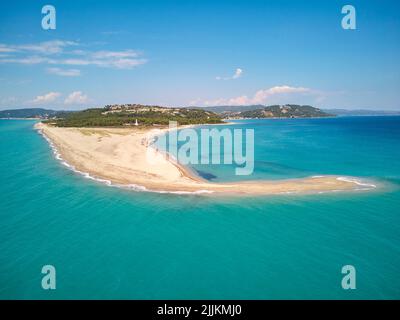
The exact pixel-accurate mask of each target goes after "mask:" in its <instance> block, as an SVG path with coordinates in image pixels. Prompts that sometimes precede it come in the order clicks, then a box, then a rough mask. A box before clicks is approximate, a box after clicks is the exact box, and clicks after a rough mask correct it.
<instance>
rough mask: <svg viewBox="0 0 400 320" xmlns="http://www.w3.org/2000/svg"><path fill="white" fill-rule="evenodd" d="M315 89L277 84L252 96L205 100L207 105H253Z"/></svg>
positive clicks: (307, 92) (306, 92)
mask: <svg viewBox="0 0 400 320" xmlns="http://www.w3.org/2000/svg"><path fill="white" fill-rule="evenodd" d="M312 92H313V90H311V89H309V88H304V87H290V86H275V87H272V88H268V89H264V90H258V91H257V92H256V93H255V94H254V95H253V96H252V97H248V96H246V95H242V96H238V97H234V98H229V99H223V98H221V99H217V100H211V101H205V102H204V104H205V105H210V106H211V105H212V106H218V105H220V106H221V105H236V106H239V105H251V104H265V103H268V101H269V100H270V98H272V97H274V96H276V95H283V94H296V93H297V94H311V93H312Z"/></svg>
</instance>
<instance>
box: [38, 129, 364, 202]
mask: <svg viewBox="0 0 400 320" xmlns="http://www.w3.org/2000/svg"><path fill="white" fill-rule="evenodd" d="M36 128H37V129H38V130H40V131H41V132H42V133H43V134H44V135H45V136H46V137H47V138H48V139H50V141H52V143H53V144H54V146H55V147H56V148H57V150H58V152H59V153H60V155H61V157H62V158H63V160H64V161H66V162H67V163H69V164H70V165H73V166H74V167H75V168H76V169H77V170H79V171H81V172H87V173H89V174H90V175H91V176H93V177H96V178H99V179H105V180H109V181H111V182H112V183H114V184H117V185H121V186H131V185H135V186H141V187H144V188H146V189H147V190H149V191H158V192H163V191H165V192H179V193H185V192H189V193H191V192H205V193H206V192H209V193H216V194H254V195H262V194H281V193H320V192H329V191H350V190H359V189H360V184H359V183H357V182H356V180H351V179H340V178H339V179H338V177H336V176H320V177H309V178H303V179H292V180H279V181H243V182H233V183H212V182H208V181H207V180H204V179H202V178H200V177H198V176H197V175H195V174H193V173H192V172H191V171H190V170H188V169H187V168H186V167H184V166H181V165H179V164H177V163H175V162H174V161H173V160H171V159H167V157H165V156H164V155H163V154H162V153H159V154H158V153H156V154H157V159H158V161H156V163H154V162H151V163H150V162H149V160H148V156H147V152H148V148H151V147H150V146H149V137H151V134H150V130H149V129H145V128H143V129H140V128H61V127H54V126H51V125H47V124H43V123H38V124H36Z"/></svg>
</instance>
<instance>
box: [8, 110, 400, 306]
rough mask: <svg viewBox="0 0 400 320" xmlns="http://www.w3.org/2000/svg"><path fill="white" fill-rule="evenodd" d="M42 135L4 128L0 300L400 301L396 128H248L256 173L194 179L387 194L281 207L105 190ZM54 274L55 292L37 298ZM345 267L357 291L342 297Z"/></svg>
mask: <svg viewBox="0 0 400 320" xmlns="http://www.w3.org/2000/svg"><path fill="white" fill-rule="evenodd" d="M33 124H34V122H32V121H15V120H0V150H1V153H0V177H1V178H2V183H1V185H0V195H1V198H0V199H1V208H2V209H1V210H0V298H3V299H4V298H5V299H15V298H17V299H26V298H38V299H58V298H85V299H89V298H100V299H110V298H133V299H195V298H197V299H278V298H285V299H299V298H301V299H311V298H318V299H328V298H333V299H360V298H365V299H375V298H377V299H393V298H396V299H399V298H400V277H399V274H400V272H399V271H400V232H399V226H400V210H399V208H400V191H399V190H400V189H399V186H400V139H399V138H400V117H348V118H330V119H312V120H309V119H294V120H254V121H240V122H239V124H238V125H235V126H231V127H235V128H254V129H255V137H256V139H255V160H256V162H255V172H254V174H253V175H252V176H250V177H240V178H239V177H237V176H235V175H234V174H233V166H222V167H221V166H201V165H200V166H195V169H197V170H200V171H201V174H203V175H206V177H209V178H212V180H211V181H213V182H214V181H217V182H218V181H230V180H237V179H266V178H267V179H281V178H295V177H304V176H309V175H318V174H337V175H351V176H358V177H364V178H368V179H373V180H375V181H377V182H379V183H378V185H379V187H378V189H377V190H375V191H369V192H358V193H347V194H344V193H335V194H320V195H307V196H304V195H303V196H300V195H282V196H274V197H272V196H265V197H213V196H198V195H197V196H196V195H168V194H154V193H144V192H134V191H128V190H121V189H118V188H113V187H108V186H105V185H102V184H100V183H97V182H95V181H91V180H88V179H84V178H83V177H82V176H80V175H78V174H75V173H74V172H72V171H70V170H68V169H66V167H65V166H62V165H61V164H60V162H58V161H57V160H55V158H54V156H53V154H52V152H51V149H50V147H49V145H48V143H47V142H46V141H45V140H44V139H43V137H41V136H40V135H39V134H37V132H36V131H34V130H33ZM221 128H222V127H221ZM46 264H51V265H54V266H55V267H56V270H57V289H56V290H54V291H45V290H43V289H42V288H41V278H42V274H41V268H42V266H43V265H46ZM347 264H351V265H353V266H354V267H355V268H356V270H357V289H356V290H343V289H342V287H341V279H342V276H343V275H342V274H341V268H342V266H344V265H347Z"/></svg>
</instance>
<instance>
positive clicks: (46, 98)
mask: <svg viewBox="0 0 400 320" xmlns="http://www.w3.org/2000/svg"><path fill="white" fill-rule="evenodd" d="M60 95H61V93H59V92H49V93H46V94H44V95H42V96H37V97H36V98H35V99H33V100H32V103H33V104H47V103H50V102H53V101H55V100H56V99H57V98H58V97H59V96H60Z"/></svg>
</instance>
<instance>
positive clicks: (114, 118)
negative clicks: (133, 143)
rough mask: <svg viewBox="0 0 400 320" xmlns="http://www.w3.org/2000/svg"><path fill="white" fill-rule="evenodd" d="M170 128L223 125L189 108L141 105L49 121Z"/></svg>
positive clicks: (216, 118) (208, 113) (213, 116)
mask: <svg viewBox="0 0 400 320" xmlns="http://www.w3.org/2000/svg"><path fill="white" fill-rule="evenodd" d="M136 120H137V122H138V125H139V126H143V125H144V126H149V125H168V124H169V121H177V122H178V123H179V124H181V125H186V124H206V123H207V124H208V123H222V122H223V121H222V120H221V117H220V116H219V115H217V114H216V113H214V112H211V111H204V110H202V109H190V108H166V107H160V106H147V105H140V104H126V105H107V106H105V107H104V108H95V109H87V110H83V111H77V112H73V113H70V114H66V115H64V116H62V117H60V118H59V119H56V120H48V122H51V123H54V124H55V125H57V126H60V127H103V126H107V127H114V126H133V125H135V124H136Z"/></svg>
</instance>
